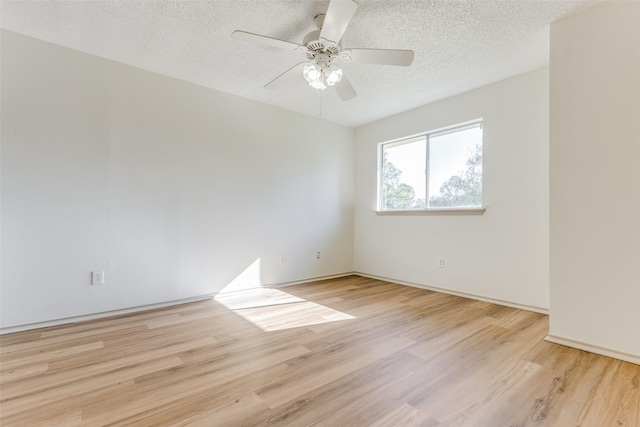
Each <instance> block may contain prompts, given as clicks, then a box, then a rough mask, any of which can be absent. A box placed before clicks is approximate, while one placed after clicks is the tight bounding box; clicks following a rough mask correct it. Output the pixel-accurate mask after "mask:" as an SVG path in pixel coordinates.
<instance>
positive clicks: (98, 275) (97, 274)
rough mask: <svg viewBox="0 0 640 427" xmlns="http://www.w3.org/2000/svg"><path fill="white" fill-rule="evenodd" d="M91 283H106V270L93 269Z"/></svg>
mask: <svg viewBox="0 0 640 427" xmlns="http://www.w3.org/2000/svg"><path fill="white" fill-rule="evenodd" d="M91 284H92V285H104V271H92V272H91Z"/></svg>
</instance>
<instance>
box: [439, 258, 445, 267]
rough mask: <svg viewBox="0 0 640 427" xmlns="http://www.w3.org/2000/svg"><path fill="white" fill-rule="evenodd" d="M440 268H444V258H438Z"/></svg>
mask: <svg viewBox="0 0 640 427" xmlns="http://www.w3.org/2000/svg"><path fill="white" fill-rule="evenodd" d="M438 267H440V268H444V258H438Z"/></svg>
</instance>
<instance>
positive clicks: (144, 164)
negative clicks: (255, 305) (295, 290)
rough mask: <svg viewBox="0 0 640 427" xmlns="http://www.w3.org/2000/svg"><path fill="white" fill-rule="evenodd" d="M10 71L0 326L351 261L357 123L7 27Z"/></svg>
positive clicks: (343, 266) (5, 100) (331, 270)
mask: <svg viewBox="0 0 640 427" xmlns="http://www.w3.org/2000/svg"><path fill="white" fill-rule="evenodd" d="M1 74H2V157H1V159H2V181H1V184H2V242H1V243H2V254H1V255H2V259H1V261H2V262H1V264H2V273H1V274H2V276H1V280H2V281H1V284H0V292H1V294H0V295H1V306H0V309H1V315H0V324H1V326H2V327H3V328H8V327H13V326H16V325H25V324H29V323H33V322H42V321H49V320H53V319H59V318H66V317H70V316H78V315H85V314H90V313H99V312H104V311H107V310H116V309H123V308H127V307H135V306H141V305H145V304H154V303H159V302H164V301H172V300H178V299H183V298H189V297H194V296H198V295H203V294H209V293H213V292H217V291H219V290H221V289H222V288H223V287H225V286H226V285H227V284H229V283H230V282H231V281H232V280H233V279H234V278H235V277H236V276H238V275H239V274H241V273H242V272H243V271H244V270H245V269H246V268H247V267H249V266H253V267H254V269H253V270H252V271H255V268H257V266H258V264H259V267H260V270H261V273H260V275H261V281H262V283H263V284H273V283H282V282H290V281H297V280H303V279H307V278H311V277H320V276H326V275H333V274H340V273H345V272H350V271H352V270H353V260H352V259H353V163H354V156H353V130H352V129H350V128H347V127H343V126H338V125H334V124H330V123H327V122H325V121H322V120H318V119H314V118H311V117H307V116H303V115H299V114H294V113H291V112H287V111H285V110H282V109H278V108H274V107H270V106H267V105H263V104H259V103H256V102H252V101H249V100H246V99H242V98H239V97H236V96H231V95H227V94H223V93H220V92H216V91H213V90H209V89H206V88H204V87H200V86H196V85H193V84H189V83H186V82H183V81H179V80H175V79H172V78H169V77H164V76H160V75H157V74H153V73H149V72H146V71H142V70H139V69H135V68H132V67H128V66H125V65H122V64H118V63H115V62H112V61H108V60H105V59H101V58H97V57H93V56H90V55H86V54H82V53H79V52H76V51H72V50H69V49H66V48H62V47H59V46H55V45H51V44H48V43H45V42H42V41H38V40H35V39H31V38H27V37H24V36H21V35H18V34H15V33H11V32H7V31H3V32H2V70H1ZM317 251H321V252H322V257H321V259H320V260H317V259H316V252H317ZM281 255H282V256H284V257H285V262H284V263H280V256H281ZM257 260H259V263H256V261H257ZM92 270H105V271H106V284H105V285H104V286H90V271H92Z"/></svg>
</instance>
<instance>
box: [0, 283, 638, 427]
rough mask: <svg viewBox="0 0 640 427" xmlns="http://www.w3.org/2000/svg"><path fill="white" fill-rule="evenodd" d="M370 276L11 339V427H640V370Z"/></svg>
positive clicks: (6, 348) (537, 328) (528, 324)
mask: <svg viewBox="0 0 640 427" xmlns="http://www.w3.org/2000/svg"><path fill="white" fill-rule="evenodd" d="M547 328H548V319H547V316H544V315H540V314H536V313H531V312H527V311H522V310H517V309H513V308H508V307H502V306H497V305H493V304H489V303H485V302H479V301H474V300H469V299H465V298H460V297H455V296H450V295H445V294H440V293H435V292H430V291H426V290H421V289H414V288H409V287H404V286H400V285H395V284H391V283H386V282H381V281H378V280H372V279H367V278H363V277H357V276H351V277H346V278H341V279H334V280H327V281H322V282H314V283H310V284H304V285H297V286H290V287H286V288H281V289H262V290H252V291H239V292H235V293H230V294H223V295H219V296H218V297H216V298H215V299H214V300H211V301H203V302H197V303H191V304H184V305H180V306H174V307H169V308H163V309H158V310H153V311H147V312H142V313H136V314H131V315H126V316H118V317H112V318H107V319H100V320H96V321H90V322H83V323H77V324H72V325H65V326H58V327H51V328H46V329H39V330H34V331H28V332H20V333H15V334H9V335H4V336H2V337H0V424H1V425H2V426H30V427H31V426H53V425H57V426H76V425H86V426H106V425H109V426H163V425H175V426H187V425H196V426H198V425H199V426H225V427H228V426H332V427H333V426H358V427H360V426H378V427H386V426H426V427H441V426H456V427H458V426H473V427H479V426H480V427H482V426H487V427H500V426H554V427H555V426H559V427H565V426H583V427H588V426H592V427H603V426H612V427H619V426H626V427H634V426H636V427H640V366H638V365H633V364H631V363H626V362H622V361H618V360H615V359H610V358H607V357H603V356H598V355H594V354H591V353H587V352H584V351H580V350H575V349H571V348H568V347H563V346H559V345H556V344H551V343H548V342H545V341H543V338H544V337H545V335H546V333H547Z"/></svg>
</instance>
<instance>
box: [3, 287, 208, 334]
mask: <svg viewBox="0 0 640 427" xmlns="http://www.w3.org/2000/svg"><path fill="white" fill-rule="evenodd" d="M214 295H215V294H207V295H200V296H197V297H191V298H184V299H179V300H172V301H166V302H160V303H156V304H147V305H139V306H135V307H129V308H123V309H118V310H109V311H101V312H99V313H91V314H83V315H80V316H70V317H63V318H60V319H54V320H47V321H44V322H35V323H28V324H26V325H16V326H8V327H6V328H0V335H4V334H12V333H14V332H22V331H29V330H32V329H40V328H48V327H49V326H59V325H66V324H69V323H78V322H84V321H87V320H95V319H102V318H104V317H112V316H119V315H122V314H129V313H137V312H139V311H147V310H153V309H156V308H162V307H169V306H172V305H180V304H187V303H190V302H196V301H204V300H208V299H211V298H213V296H214Z"/></svg>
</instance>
